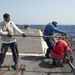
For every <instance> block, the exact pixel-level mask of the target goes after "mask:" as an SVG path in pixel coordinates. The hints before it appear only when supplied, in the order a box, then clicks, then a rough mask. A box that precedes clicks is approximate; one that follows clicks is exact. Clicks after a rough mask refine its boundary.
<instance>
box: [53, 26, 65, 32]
mask: <svg viewBox="0 0 75 75" xmlns="http://www.w3.org/2000/svg"><path fill="white" fill-rule="evenodd" d="M52 30H53V31H55V32H57V33H65V32H64V31H62V30H60V29H58V28H56V27H54V26H52Z"/></svg>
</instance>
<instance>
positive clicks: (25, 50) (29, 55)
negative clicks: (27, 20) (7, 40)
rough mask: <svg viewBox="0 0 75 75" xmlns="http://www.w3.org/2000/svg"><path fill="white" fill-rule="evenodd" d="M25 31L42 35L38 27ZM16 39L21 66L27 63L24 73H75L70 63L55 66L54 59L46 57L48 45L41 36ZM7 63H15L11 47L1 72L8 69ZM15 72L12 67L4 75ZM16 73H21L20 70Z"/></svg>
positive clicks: (69, 74)
mask: <svg viewBox="0 0 75 75" xmlns="http://www.w3.org/2000/svg"><path fill="white" fill-rule="evenodd" d="M23 31H24V32H25V33H26V34H27V35H42V33H41V31H40V30H38V29H29V30H23ZM16 39H17V44H18V48H19V67H20V65H21V64H25V65H26V67H25V69H26V70H25V72H24V75H74V74H73V72H70V71H71V68H70V66H69V65H68V64H64V67H57V66H53V65H52V60H51V59H46V58H45V57H44V53H45V50H46V48H47V46H46V44H45V42H44V41H43V39H42V38H41V37H26V38H23V37H16ZM0 47H1V40H0ZM7 65H14V62H13V58H12V54H11V50H10V48H9V50H8V52H7V55H6V57H5V60H4V63H3V64H2V69H1V71H0V73H1V72H2V71H4V70H6V69H7ZM14 72H16V71H14V70H13V69H11V70H10V71H8V72H6V73H5V74H4V75H13V73H14ZM0 75H1V74H0ZM16 75H21V74H20V71H19V72H18V74H16Z"/></svg>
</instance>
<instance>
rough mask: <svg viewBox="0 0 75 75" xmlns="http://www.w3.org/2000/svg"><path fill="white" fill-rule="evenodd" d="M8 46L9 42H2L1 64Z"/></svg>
mask: <svg viewBox="0 0 75 75" xmlns="http://www.w3.org/2000/svg"><path fill="white" fill-rule="evenodd" d="M8 48H9V44H4V43H3V44H2V47H1V57H0V64H3V62H4V58H5V54H6V52H7V50H8Z"/></svg>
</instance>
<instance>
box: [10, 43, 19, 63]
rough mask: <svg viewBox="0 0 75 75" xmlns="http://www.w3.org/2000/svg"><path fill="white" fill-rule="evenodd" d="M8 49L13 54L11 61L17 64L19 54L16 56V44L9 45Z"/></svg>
mask: <svg viewBox="0 0 75 75" xmlns="http://www.w3.org/2000/svg"><path fill="white" fill-rule="evenodd" d="M10 48H11V50H12V53H13V61H14V62H15V63H18V60H19V54H18V46H17V43H16V42H14V43H11V44H10Z"/></svg>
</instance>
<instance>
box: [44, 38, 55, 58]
mask: <svg viewBox="0 0 75 75" xmlns="http://www.w3.org/2000/svg"><path fill="white" fill-rule="evenodd" d="M45 41H46V43H47V46H48V49H47V51H46V57H49V53H50V51H51V50H52V49H53V48H54V46H55V42H54V40H53V39H52V38H47V39H46V40H45Z"/></svg>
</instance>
